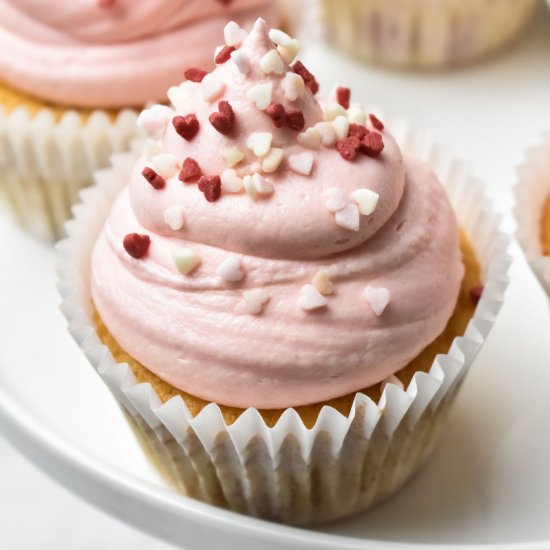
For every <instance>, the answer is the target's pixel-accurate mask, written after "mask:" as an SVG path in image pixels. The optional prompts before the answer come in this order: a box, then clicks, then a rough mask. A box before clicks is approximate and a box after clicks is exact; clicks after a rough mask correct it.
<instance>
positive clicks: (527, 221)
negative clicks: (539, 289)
mask: <svg viewBox="0 0 550 550" xmlns="http://www.w3.org/2000/svg"><path fill="white" fill-rule="evenodd" d="M518 178H519V179H518V183H517V185H516V188H515V195H516V208H515V216H516V223H517V226H518V227H517V237H518V241H519V243H520V245H521V247H522V249H523V252H524V253H525V257H526V258H527V261H528V262H529V265H530V266H531V268H532V269H533V271H534V273H535V275H536V276H537V277H538V279H539V281H540V283H541V284H542V286H543V287H544V289H545V290H546V292H547V293H548V294H550V133H546V134H545V136H544V139H543V141H542V143H541V144H540V145H538V146H536V147H532V148H531V149H529V150H528V151H527V155H526V158H525V161H524V162H523V164H522V165H521V166H520V167H519V169H518Z"/></svg>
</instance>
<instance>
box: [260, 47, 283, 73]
mask: <svg viewBox="0 0 550 550" xmlns="http://www.w3.org/2000/svg"><path fill="white" fill-rule="evenodd" d="M260 69H262V72H263V73H264V74H271V73H274V74H283V73H284V72H285V64H284V63H283V60H282V59H281V56H280V55H279V53H278V52H277V50H269V51H268V52H267V53H266V54H265V55H263V56H262V58H261V59H260Z"/></svg>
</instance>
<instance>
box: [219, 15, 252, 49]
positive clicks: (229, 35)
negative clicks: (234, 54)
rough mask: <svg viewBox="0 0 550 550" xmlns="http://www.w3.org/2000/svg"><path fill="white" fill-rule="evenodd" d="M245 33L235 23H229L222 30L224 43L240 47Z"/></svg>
mask: <svg viewBox="0 0 550 550" xmlns="http://www.w3.org/2000/svg"><path fill="white" fill-rule="evenodd" d="M246 35H247V32H246V31H245V30H244V29H241V27H239V25H237V23H235V21H229V23H227V25H226V26H225V27H224V29H223V36H224V38H225V43H226V44H227V45H228V46H235V47H237V46H240V45H241V44H242V42H243V40H244V39H245V38H246Z"/></svg>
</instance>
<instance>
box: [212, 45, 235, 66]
mask: <svg viewBox="0 0 550 550" xmlns="http://www.w3.org/2000/svg"><path fill="white" fill-rule="evenodd" d="M234 51H235V47H234V46H224V47H223V48H222V49H221V50H220V51H219V52H218V55H216V57H215V58H214V62H215V63H216V64H217V65H221V64H222V63H225V62H226V61H228V60H229V58H230V57H231V54H232V53H233V52H234Z"/></svg>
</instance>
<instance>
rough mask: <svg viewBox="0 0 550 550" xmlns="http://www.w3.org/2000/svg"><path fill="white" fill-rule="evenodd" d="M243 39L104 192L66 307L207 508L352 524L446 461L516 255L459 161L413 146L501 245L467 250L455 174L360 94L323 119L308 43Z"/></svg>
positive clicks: (467, 224)
mask: <svg viewBox="0 0 550 550" xmlns="http://www.w3.org/2000/svg"><path fill="white" fill-rule="evenodd" d="M225 34H226V40H230V42H228V44H227V45H228V46H229V45H231V44H232V45H234V46H236V47H237V49H236V51H233V52H232V53H231V54H230V55H228V56H227V59H225V60H224V61H222V62H221V63H219V66H218V68H217V69H216V70H215V71H213V72H212V73H209V74H207V75H200V78H197V79H195V80H192V81H191V82H189V81H188V82H184V83H183V84H182V85H181V86H179V87H177V89H178V93H175V92H174V91H172V92H171V93H170V95H171V97H173V98H174V100H175V101H174V102H173V103H174V105H173V112H172V113H171V114H170V116H169V117H165V116H164V115H163V117H162V118H163V121H164V124H165V125H166V130H165V132H164V133H163V136H162V139H161V140H159V141H156V140H152V141H150V142H148V144H147V146H146V148H145V150H144V153H143V156H141V157H140V158H139V159H138V161H137V164H136V166H135V167H134V169H133V170H131V171H127V172H126V173H123V171H121V170H114V171H113V172H111V173H110V174H108V173H105V174H103V176H102V180H103V184H102V185H100V186H99V187H97V188H95V189H91V190H90V191H89V193H88V194H87V199H86V201H85V203H84V205H83V206H82V207H81V208H80V209H79V211H78V214H77V216H78V218H77V221H76V223H74V224H73V230H74V232H73V231H71V233H72V235H73V237H72V238H71V239H70V240H69V241H68V242H65V243H64V244H63V245H62V249H63V250H64V251H65V254H66V256H65V262H64V265H63V266H62V268H61V270H60V272H61V274H62V281H61V288H62V290H63V293H64V304H63V310H64V312H65V314H66V315H67V318H68V319H69V321H70V326H71V331H72V332H73V334H74V335H75V337H76V338H77V340H78V341H79V343H81V345H82V347H83V349H85V351H86V353H87V356H88V357H90V358H91V359H92V361H93V363H94V364H95V366H96V367H97V368H98V370H99V372H100V374H102V376H104V378H105V379H106V380H108V384H109V386H110V388H111V389H112V390H113V391H114V393H115V395H116V396H117V397H118V398H119V399H120V401H121V403H122V404H124V405H125V407H126V408H127V410H128V411H129V412H130V414H131V415H132V416H133V418H134V419H135V422H136V424H137V426H138V427H139V429H140V430H142V432H143V433H144V434H145V435H146V436H147V437H148V438H149V441H150V443H151V445H150V448H152V449H155V453H156V455H157V457H158V458H159V459H160V460H161V461H162V462H163V464H164V465H165V470H166V471H169V472H171V475H172V476H173V478H174V479H175V480H176V481H177V483H178V484H179V486H180V487H182V488H184V489H185V490H186V492H187V493H189V494H191V495H193V496H195V497H197V498H201V499H203V500H207V501H209V502H212V503H215V504H219V505H222V506H226V507H228V508H231V509H233V510H237V511H240V512H246V513H249V514H252V515H255V516H260V517H264V518H269V519H273V520H277V521H284V522H287V523H301V524H305V523H312V522H321V521H328V520H334V519H337V518H339V517H343V516H346V515H348V514H352V513H354V512H357V511H359V510H363V509H365V508H367V507H368V506H370V505H371V504H372V503H374V502H376V501H377V500H380V499H381V498H383V497H385V496H387V495H389V494H391V493H392V492H394V491H395V490H396V489H397V488H398V487H400V486H401V485H402V483H403V482H404V481H405V480H406V479H407V478H408V477H409V476H410V475H411V473H412V472H413V471H414V470H415V469H416V468H417V467H418V466H419V465H420V464H421V463H422V462H423V461H424V460H425V459H426V458H427V456H428V455H429V453H430V451H431V450H432V449H433V447H434V445H435V442H436V440H437V435H438V433H439V431H440V430H441V428H442V425H443V420H444V418H445V416H446V413H447V411H448V408H449V406H450V404H451V403H452V401H453V398H454V396H455V394H456V391H457V389H458V388H459V386H460V382H461V380H462V379H463V376H464V375H465V373H466V371H467V368H468V367H469V365H470V363H471V361H472V359H473V357H474V356H475V354H476V353H477V351H478V350H479V346H480V343H481V341H482V340H483V337H484V335H485V334H486V332H487V331H488V329H489V327H490V325H491V324H492V323H491V321H489V319H492V318H493V317H494V313H495V311H496V310H498V307H499V304H500V300H501V298H502V291H503V287H504V286H505V285H506V281H505V277H504V273H503V270H505V269H506V267H505V264H506V259H505V256H504V255H503V250H502V248H503V246H505V243H503V241H502V238H501V237H500V235H499V234H498V230H497V229H496V227H495V225H494V223H493V221H492V220H493V217H492V216H481V215H480V214H481V210H480V211H473V212H472V208H473V207H472V205H474V208H475V207H479V208H482V207H483V206H484V204H485V201H484V200H480V197H479V195H478V192H477V188H476V186H473V185H469V184H470V183H471V182H470V181H469V179H468V178H466V179H464V172H462V171H461V170H457V172H458V174H455V173H454V170H455V169H457V164H456V163H454V162H451V159H449V158H448V157H445V156H441V155H440V154H437V153H436V152H435V150H434V149H433V148H430V147H428V146H427V143H426V142H424V141H423V140H417V139H415V138H414V136H413V135H410V134H407V133H406V132H402V134H404V135H401V139H402V142H403V143H405V144H406V146H407V152H408V153H412V154H413V155H414V154H416V153H418V151H419V150H421V151H423V154H424V155H425V158H429V159H430V160H431V162H432V163H433V166H434V167H435V168H438V170H440V171H441V173H442V174H443V175H444V177H445V180H446V181H447V183H448V186H449V187H448V189H449V192H450V194H451V196H452V198H453V201H454V206H455V208H456V210H457V211H458V215H459V219H460V220H461V223H464V230H465V235H472V236H474V235H476V236H477V235H482V236H483V237H479V242H473V246H472V245H471V244H469V240H468V237H467V236H464V237H463V239H462V243H460V239H459V229H458V224H457V221H456V219H455V216H454V214H453V209H452V207H451V204H450V202H449V200H448V199H447V197H446V195H445V192H444V190H443V189H442V188H441V186H440V184H439V182H438V180H437V178H436V177H435V175H434V174H433V173H432V172H431V171H430V170H429V168H428V167H426V166H425V165H424V164H423V163H422V162H421V161H419V160H416V159H414V158H412V157H411V156H409V155H407V156H405V157H403V156H402V154H401V151H400V148H399V147H398V145H397V144H396V142H395V140H394V138H393V137H392V135H391V133H390V132H389V131H388V130H387V129H386V127H385V125H384V124H383V122H381V121H380V120H379V119H378V118H377V117H375V116H373V115H369V114H368V113H367V112H365V111H364V109H363V108H362V107H361V106H359V105H357V104H350V90H349V89H346V88H343V87H340V88H339V89H338V90H337V92H336V101H334V102H329V103H327V104H326V106H325V108H324V109H322V108H321V106H320V104H319V103H318V102H317V100H316V99H315V97H314V94H315V93H316V91H317V87H318V86H317V82H316V80H315V77H314V76H313V75H312V74H311V73H309V71H308V70H307V69H306V68H305V67H304V66H303V65H302V64H301V63H300V62H294V57H295V55H296V53H297V44H296V42H295V41H294V40H292V39H291V38H290V37H289V36H287V35H286V34H284V33H281V32H280V31H277V30H272V31H270V32H269V34H268V29H267V27H266V25H265V22H264V21H262V20H259V21H257V23H256V24H255V26H254V29H253V31H252V32H251V34H250V35H248V36H247V37H246V38H245V34H244V33H243V32H242V29H239V28H238V27H237V26H236V25H234V24H230V25H228V27H226V33H225ZM241 42H242V45H241ZM289 64H292V65H291V66H289ZM147 116H152V117H154V113H151V112H149V114H148V115H147ZM451 170H453V171H451ZM459 174H460V175H459ZM128 180H129V182H130V183H129V185H127V184H128ZM121 189H122V191H121V192H120V194H119V195H118V196H117V197H116V199H115V196H116V194H117V192H118V191H119V190H121ZM113 199H114V203H113V204H112V208H110V203H112V202H113ZM109 210H110V212H109ZM92 250H93V251H92ZM481 251H483V252H481ZM75 254H76V255H75ZM77 256H78V257H77ZM478 258H479V260H478ZM479 264H481V267H482V268H483V272H484V273H485V274H486V279H485V281H484V282H485V290H484V292H483V297H482V298H481V302H480V305H479V307H478V308H477V310H476V308H475V305H476V302H477V300H478V299H479V298H480V294H481V291H480V284H481V275H480V272H481V270H480V265H479ZM472 318H473V321H472V322H471V323H470V324H469V322H470V320H471V319H472ZM467 327H468V328H467ZM478 327H479V328H478ZM464 332H466V336H465V337H463V338H458V339H456V338H457V337H460V336H461V335H462V334H463V333H464ZM82 334H86V337H85V341H82V339H81V335H82ZM446 354H447V355H446ZM135 382H137V383H136V384H134V383H135ZM405 387H406V388H407V389H406V391H405V390H404V389H403V388H405Z"/></svg>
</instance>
